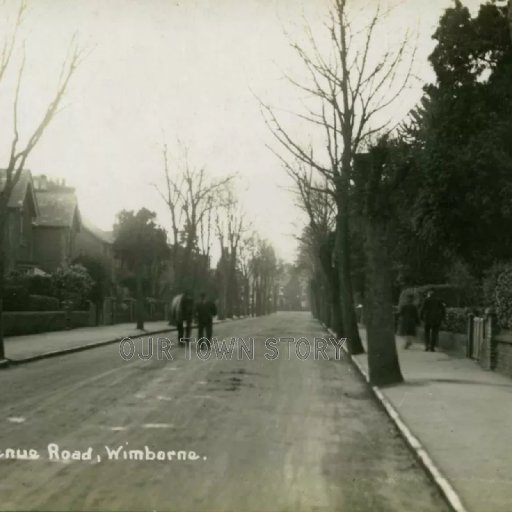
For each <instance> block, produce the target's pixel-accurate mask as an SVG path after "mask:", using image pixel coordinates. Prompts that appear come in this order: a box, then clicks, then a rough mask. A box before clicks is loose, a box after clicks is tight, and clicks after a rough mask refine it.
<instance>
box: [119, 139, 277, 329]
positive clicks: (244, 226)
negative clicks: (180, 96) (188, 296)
mask: <svg viewBox="0 0 512 512" xmlns="http://www.w3.org/2000/svg"><path fill="white" fill-rule="evenodd" d="M162 155H163V178H164V180H163V182H164V187H162V188H158V187H157V190H158V192H159V194H160V196H161V197H162V199H163V201H165V204H166V205H167V208H168V211H169V219H170V233H169V234H168V233H167V232H166V230H165V229H163V228H162V227H161V226H159V225H158V224H157V223H156V214H155V213H154V212H151V211H149V210H147V209H145V208H143V209H141V210H139V211H138V212H133V211H122V212H120V214H119V215H118V219H117V223H116V225H115V226H114V237H115V241H114V252H115V254H116V256H117V257H118V258H119V259H120V260H121V261H122V263H123V269H124V278H125V280H126V279H131V280H132V281H134V282H135V284H136V286H135V295H136V297H137V303H138V308H137V325H138V327H139V328H142V325H143V312H144V307H143V297H144V296H147V295H151V296H153V297H158V298H163V299H166V300H171V298H172V297H174V296H175V295H177V294H179V293H183V292H185V291H189V292H190V293H192V294H193V295H194V294H195V295H198V294H199V293H200V292H205V293H207V294H208V295H210V296H211V297H212V298H214V299H216V300H217V302H218V311H219V317H221V318H232V317H233V316H238V315H248V314H252V315H262V314H268V313H270V312H272V311H274V310H275V308H276V304H277V291H278V286H277V285H278V281H277V278H278V275H279V272H280V268H281V263H280V262H279V261H278V259H277V257H276V254H275V251H274V249H273V247H272V245H271V244H269V243H268V242H267V241H265V240H263V239H261V238H260V237H259V236H258V235H257V234H256V233H255V232H254V230H253V229H252V228H251V226H250V224H249V222H248V220H247V215H246V213H245V212H244V211H243V209H242V207H241V204H240V202H239V201H238V199H237V197H236V194H235V192H234V182H235V179H236V177H235V176H234V175H230V176H227V177H222V178H213V177H212V176H211V175H210V174H209V173H208V172H207V170H206V169H205V168H204V167H199V168H198V167H194V166H193V165H192V164H191V162H190V158H189V154H188V150H187V149H185V148H181V154H180V156H179V157H178V158H177V159H176V161H175V162H174V164H171V162H170V158H169V154H168V150H167V147H166V146H164V148H163V151H162ZM216 249H217V250H216ZM214 256H216V259H217V264H216V266H215V267H214V266H213V265H212V263H213V259H214Z"/></svg>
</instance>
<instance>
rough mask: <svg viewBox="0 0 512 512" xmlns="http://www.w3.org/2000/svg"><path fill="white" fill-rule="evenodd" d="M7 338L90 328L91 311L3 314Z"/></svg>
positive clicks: (14, 312)
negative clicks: (76, 328)
mask: <svg viewBox="0 0 512 512" xmlns="http://www.w3.org/2000/svg"><path fill="white" fill-rule="evenodd" d="M3 322H4V334H5V336H19V335H22V334H37V333H42V332H49V331H63V330H65V329H68V328H70V329H72V328H75V327H88V326H90V325H92V324H91V322H90V312H89V311H72V312H71V314H70V315H69V322H68V313H67V312H66V311H6V312H4V313H3Z"/></svg>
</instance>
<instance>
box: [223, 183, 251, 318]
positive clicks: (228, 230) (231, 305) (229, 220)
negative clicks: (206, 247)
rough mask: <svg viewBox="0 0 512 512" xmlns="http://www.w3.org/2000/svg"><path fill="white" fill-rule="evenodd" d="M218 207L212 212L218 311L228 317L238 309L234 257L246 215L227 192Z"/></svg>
mask: <svg viewBox="0 0 512 512" xmlns="http://www.w3.org/2000/svg"><path fill="white" fill-rule="evenodd" d="M221 204H222V205H221V207H220V208H219V209H218V210H217V212H216V227H217V236H218V240H219V243H220V251H221V258H220V261H219V267H218V271H219V272H218V277H219V288H220V290H219V291H220V297H219V298H220V310H221V312H222V314H223V315H224V316H226V317H228V318H231V317H232V316H233V314H234V313H235V310H236V311H238V310H239V302H240V294H239V291H240V290H239V283H238V279H237V273H238V268H239V265H238V263H239V257H238V256H239V246H240V242H241V239H242V236H243V235H244V233H245V232H246V231H247V225H246V222H245V218H246V215H245V213H244V212H243V210H242V208H241V205H240V203H239V202H238V201H237V200H236V198H235V195H234V193H233V191H232V190H231V189H227V190H226V191H225V197H224V199H223V201H222V203H221Z"/></svg>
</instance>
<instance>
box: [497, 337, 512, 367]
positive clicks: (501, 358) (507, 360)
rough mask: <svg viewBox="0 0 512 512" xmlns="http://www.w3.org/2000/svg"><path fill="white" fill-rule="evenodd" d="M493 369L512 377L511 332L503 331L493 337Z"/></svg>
mask: <svg viewBox="0 0 512 512" xmlns="http://www.w3.org/2000/svg"><path fill="white" fill-rule="evenodd" d="M495 351H496V363H495V370H496V371H497V372H498V373H501V374H502V375H506V376H507V377H512V332H509V331H504V332H501V333H500V334H498V335H497V336H496V337H495Z"/></svg>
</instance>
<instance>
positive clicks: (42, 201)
mask: <svg viewBox="0 0 512 512" xmlns="http://www.w3.org/2000/svg"><path fill="white" fill-rule="evenodd" d="M36 198H37V203H38V205H39V215H38V217H37V218H36V220H35V222H34V225H35V226H51V227H69V228H70V227H72V226H73V222H74V219H75V214H76V215H78V220H80V217H79V215H80V214H79V211H78V201H77V198H76V195H75V192H74V191H73V190H64V191H48V190H38V191H36Z"/></svg>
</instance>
